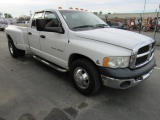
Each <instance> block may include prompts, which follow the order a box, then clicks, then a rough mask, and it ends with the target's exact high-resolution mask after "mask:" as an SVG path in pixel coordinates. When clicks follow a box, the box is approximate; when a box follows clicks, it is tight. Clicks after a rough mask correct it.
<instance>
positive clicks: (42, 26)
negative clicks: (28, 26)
mask: <svg viewBox="0 0 160 120" xmlns="http://www.w3.org/2000/svg"><path fill="white" fill-rule="evenodd" d="M50 21H51V20H50V19H36V29H37V31H46V32H57V33H62V34H64V29H63V28H62V25H61V24H60V25H59V27H46V24H47V23H49V22H50Z"/></svg>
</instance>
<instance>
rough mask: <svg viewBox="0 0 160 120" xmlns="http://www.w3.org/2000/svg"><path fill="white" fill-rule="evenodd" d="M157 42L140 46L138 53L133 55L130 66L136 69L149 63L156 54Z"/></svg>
mask: <svg viewBox="0 0 160 120" xmlns="http://www.w3.org/2000/svg"><path fill="white" fill-rule="evenodd" d="M154 49H155V42H153V43H150V44H149V43H148V44H147V45H144V46H142V47H140V48H137V49H136V53H134V55H133V56H131V64H130V68H132V69H135V68H138V67H142V66H143V65H145V64H147V63H148V62H149V61H150V60H151V59H152V57H153V55H154Z"/></svg>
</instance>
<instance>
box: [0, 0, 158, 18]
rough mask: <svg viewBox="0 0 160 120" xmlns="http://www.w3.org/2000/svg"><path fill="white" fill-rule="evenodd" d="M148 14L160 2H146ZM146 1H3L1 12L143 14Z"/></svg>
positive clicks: (16, 15) (15, 14) (0, 7)
mask: <svg viewBox="0 0 160 120" xmlns="http://www.w3.org/2000/svg"><path fill="white" fill-rule="evenodd" d="M146 1H147V2H146V12H154V11H155V10H156V9H157V8H158V4H160V0H146ZM144 2H145V0H95V1H94V0H1V1H0V12H3V13H10V14H12V16H13V17H18V16H20V15H23V14H25V15H29V11H32V13H33V12H34V11H36V10H42V9H57V8H58V7H59V6H61V7H63V9H67V8H69V7H73V8H75V7H78V8H83V9H86V10H88V11H92V12H93V11H98V12H99V11H102V12H103V13H108V12H111V13H115V12H116V13H130V12H132V13H133V12H138V13H139V12H143V8H144Z"/></svg>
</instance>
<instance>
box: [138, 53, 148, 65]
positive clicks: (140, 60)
mask: <svg viewBox="0 0 160 120" xmlns="http://www.w3.org/2000/svg"><path fill="white" fill-rule="evenodd" d="M147 58H148V55H145V56H143V57H139V58H137V60H136V65H140V64H143V63H144V62H146V61H147Z"/></svg>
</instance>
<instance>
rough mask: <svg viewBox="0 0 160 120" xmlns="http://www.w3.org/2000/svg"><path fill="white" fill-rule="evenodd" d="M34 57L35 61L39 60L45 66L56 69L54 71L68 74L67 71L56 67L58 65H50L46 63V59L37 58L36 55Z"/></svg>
mask: <svg viewBox="0 0 160 120" xmlns="http://www.w3.org/2000/svg"><path fill="white" fill-rule="evenodd" d="M33 57H34V58H35V59H37V60H38V61H40V62H43V63H44V64H46V65H48V66H50V67H52V68H54V69H55V70H57V71H60V72H67V70H66V69H63V68H60V67H58V66H56V65H54V64H52V63H49V62H47V61H45V60H44V59H42V58H40V57H38V56H35V55H34V56H33Z"/></svg>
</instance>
